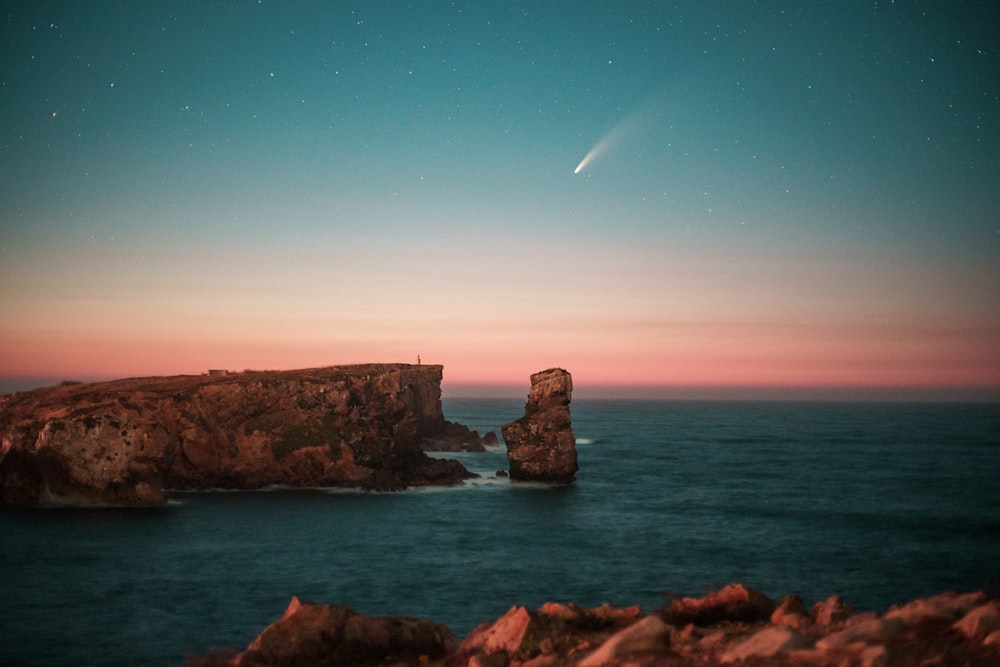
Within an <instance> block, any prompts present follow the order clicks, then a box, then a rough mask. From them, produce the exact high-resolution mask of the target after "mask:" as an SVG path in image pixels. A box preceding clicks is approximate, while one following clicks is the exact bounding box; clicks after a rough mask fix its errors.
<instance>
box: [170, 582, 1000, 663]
mask: <svg viewBox="0 0 1000 667" xmlns="http://www.w3.org/2000/svg"><path fill="white" fill-rule="evenodd" d="M223 665H225V666H227V667H265V666H266V667H279V666H292V665H310V666H313V667H324V666H334V665H370V666H390V665H393V666H396V665H398V666H403V665H407V666H408V665H414V666H427V667H431V666H437V667H564V666H569V665H574V666H578V667H602V666H611V665H614V666H625V665H630V666H635V667H652V666H664V667H667V666H670V667H687V666H691V667H695V666H703V667H704V666H709V667H711V666H715V665H789V666H791V665H802V666H813V667H912V666H916V665H926V666H928V667H929V666H931V665H941V666H956V667H958V666H968V667H978V666H984V665H1000V600H998V598H997V597H996V596H991V595H988V594H986V593H984V592H982V591H978V592H971V593H962V594H960V593H942V594H939V595H935V596H933V597H929V598H921V599H916V600H913V601H911V602H909V603H906V604H902V605H897V606H894V607H892V608H891V609H890V610H888V611H887V612H886V613H884V614H879V613H876V612H860V613H858V612H855V610H854V609H852V608H851V606H850V605H849V604H848V603H847V602H845V601H844V600H842V599H841V598H840V596H836V595H835V596H831V597H830V598H828V599H826V600H824V601H821V602H818V603H816V604H815V605H813V606H812V607H811V608H807V607H806V606H805V604H804V603H803V601H802V600H801V599H800V598H799V597H798V596H795V595H789V596H785V597H782V598H780V599H779V600H777V601H773V600H771V599H769V598H768V597H767V596H765V595H764V594H762V593H760V592H759V591H756V590H754V589H752V588H749V587H747V586H745V585H743V584H730V585H729V586H726V587H725V588H723V589H721V590H718V591H714V592H712V593H709V594H708V595H706V596H704V597H701V598H690V597H685V598H677V599H674V600H672V601H671V602H670V603H669V604H668V605H666V606H665V607H664V608H662V609H660V610H657V611H655V612H653V613H651V614H645V613H643V611H642V610H641V609H640V608H639V607H626V608H616V607H611V606H609V605H604V606H601V607H595V608H589V609H588V608H581V607H578V606H576V605H573V604H558V603H546V604H545V605H543V606H542V607H540V608H539V609H535V610H529V609H526V608H525V607H519V606H515V607H512V608H511V609H510V611H508V612H507V613H506V614H504V615H503V616H502V617H501V618H499V619H497V620H496V621H492V622H487V623H483V624H482V625H480V626H478V627H477V628H475V629H474V630H473V631H472V632H471V633H470V634H469V635H468V636H467V637H465V639H464V640H462V639H459V638H458V637H456V636H455V635H454V634H453V633H452V632H451V631H450V630H449V629H448V628H447V627H445V626H443V625H440V624H438V623H434V622H433V621H429V620H424V619H415V618H408V617H386V618H375V617H370V616H365V615H363V614H359V613H357V612H355V611H354V610H351V609H349V608H347V607H343V606H335V605H327V604H316V603H311V602H306V601H303V600H300V599H299V598H297V597H294V598H292V602H291V604H290V605H289V606H288V608H287V610H286V611H285V613H284V615H283V616H282V617H281V619H280V620H278V621H276V622H275V623H273V624H272V625H270V626H268V627H267V628H266V629H265V630H264V631H263V632H261V634H260V635H259V636H258V637H257V638H256V639H255V640H254V641H253V642H251V644H250V645H249V646H248V647H247V648H246V649H245V650H244V651H241V652H239V653H231V654H221V653H218V654H213V655H208V656H203V657H197V658H192V659H191V660H189V661H188V664H187V667H221V666H223Z"/></svg>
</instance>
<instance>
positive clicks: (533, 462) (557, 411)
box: [500, 368, 579, 484]
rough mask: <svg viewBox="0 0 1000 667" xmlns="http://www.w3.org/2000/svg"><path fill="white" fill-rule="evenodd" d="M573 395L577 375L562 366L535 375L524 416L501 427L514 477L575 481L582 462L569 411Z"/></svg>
mask: <svg viewBox="0 0 1000 667" xmlns="http://www.w3.org/2000/svg"><path fill="white" fill-rule="evenodd" d="M572 396H573V378H572V376H571V375H570V374H569V373H568V372H567V371H565V370H563V369H562V368H550V369H548V370H544V371H541V372H539V373H535V374H534V375H532V376H531V389H530V390H529V391H528V397H527V399H525V402H524V416H523V417H521V418H520V419H518V420H517V421H514V422H511V423H509V424H504V425H503V426H502V427H501V429H500V431H501V433H502V434H503V439H504V442H505V443H506V444H507V463H508V464H509V465H510V478H511V479H512V480H517V481H532V482H545V483H549V484H572V483H573V481H574V480H575V479H576V472H577V470H579V465H577V459H576V436H574V435H573V426H572V418H571V416H570V411H569V404H570V400H571V399H572Z"/></svg>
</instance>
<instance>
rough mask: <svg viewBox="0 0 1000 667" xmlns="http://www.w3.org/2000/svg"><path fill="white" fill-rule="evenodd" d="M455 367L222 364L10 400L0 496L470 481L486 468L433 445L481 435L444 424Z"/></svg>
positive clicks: (145, 494) (87, 496)
mask: <svg viewBox="0 0 1000 667" xmlns="http://www.w3.org/2000/svg"><path fill="white" fill-rule="evenodd" d="M442 372H443V368H442V367H441V366H439V365H409V364H366V365H354V366H332V367H326V368H315V369H307V370H294V371H246V372H242V373H226V372H211V373H208V374H205V375H196V376H176V377H157V378H133V379H125V380H115V381H111V382H100V383H90V384H83V383H63V384H62V385H60V386H57V387H49V388H44V389H37V390H34V391H26V392H19V393H14V394H8V395H4V396H0V501H2V502H5V503H17V504H74V505H75V504H82V505H86V504H113V505H152V504H159V503H162V502H163V501H164V491H165V490H167V489H177V490H201V489H213V488H224V489H258V488H262V487H267V486H271V485H287V486H294V487H353V488H362V489H371V490H397V489H402V488H405V487H408V486H422V485H446V484H456V483H460V482H462V480H464V479H467V478H470V477H474V476H475V475H473V474H472V473H470V472H469V471H468V470H466V469H465V468H464V467H463V466H462V465H461V464H460V463H458V462H456V461H451V460H445V459H436V458H431V457H428V456H427V455H426V454H425V453H424V451H423V449H422V443H424V442H425V441H429V442H433V443H437V444H438V445H442V444H443V445H447V446H448V447H449V448H453V449H454V448H458V449H461V448H463V447H462V443H463V442H465V441H466V440H468V439H469V438H470V437H471V436H470V434H469V432H468V429H465V430H464V431H463V429H464V427H461V426H460V425H456V424H452V423H450V422H447V421H446V420H445V419H444V415H443V414H442V409H441V379H442ZM477 437H478V435H477ZM456 443H458V444H457V445H456Z"/></svg>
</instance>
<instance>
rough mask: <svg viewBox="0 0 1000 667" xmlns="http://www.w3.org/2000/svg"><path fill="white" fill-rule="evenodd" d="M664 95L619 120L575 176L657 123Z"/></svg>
mask: <svg viewBox="0 0 1000 667" xmlns="http://www.w3.org/2000/svg"><path fill="white" fill-rule="evenodd" d="M663 98H664V96H663V94H660V95H658V96H656V97H654V98H653V99H651V100H649V101H647V102H646V103H645V104H643V105H641V106H640V107H639V108H638V109H636V110H635V111H633V112H632V113H631V114H629V115H628V116H626V117H624V118H622V119H621V120H619V121H618V122H617V123H615V125H614V126H613V127H612V128H611V129H610V130H608V131H607V133H606V134H605V135H604V136H603V137H601V139H600V140H599V141H598V142H597V143H596V144H594V147H593V148H591V149H590V150H589V151H587V154H586V155H584V156H583V159H582V160H580V164H578V165H576V169H574V170H573V173H574V174H579V173H580V172H582V171H583V170H584V169H586V168H587V167H589V166H590V165H591V163H593V161H594V160H596V159H597V158H599V157H601V156H602V155H604V154H605V153H608V152H609V151H611V150H612V149H613V148H615V147H617V146H618V145H619V144H621V143H622V142H627V141H628V140H630V139H632V140H634V139H635V138H636V135H641V134H642V133H643V132H644V131H646V130H647V129H649V128H650V127H652V126H654V125H655V124H656V123H657V116H658V115H659V114H658V113H657V111H658V109H660V107H662V102H663Z"/></svg>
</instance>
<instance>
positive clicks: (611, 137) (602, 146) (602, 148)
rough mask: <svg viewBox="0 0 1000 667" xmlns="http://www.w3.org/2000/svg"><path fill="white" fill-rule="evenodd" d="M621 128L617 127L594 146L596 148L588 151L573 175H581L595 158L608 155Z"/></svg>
mask: <svg viewBox="0 0 1000 667" xmlns="http://www.w3.org/2000/svg"><path fill="white" fill-rule="evenodd" d="M620 127H621V124H619V125H617V126H615V127H614V128H612V129H611V131H610V132H608V133H607V134H606V135H604V136H603V137H602V138H601V140H600V141H598V142H597V143H596V144H594V147H593V148H591V149H590V150H589V151H587V154H586V155H584V156H583V159H582V160H580V164H578V165H576V169H574V170H573V173H574V174H579V173H580V172H581V171H583V170H584V169H586V168H587V165H589V164H590V163H591V162H593V161H594V159H595V158H597V157H599V156H600V155H602V154H603V153H606V152H607V150H608V149H609V148H611V146H612V144H614V143H615V141H616V137H617V135H618V132H616V131H617V130H619V129H620Z"/></svg>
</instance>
